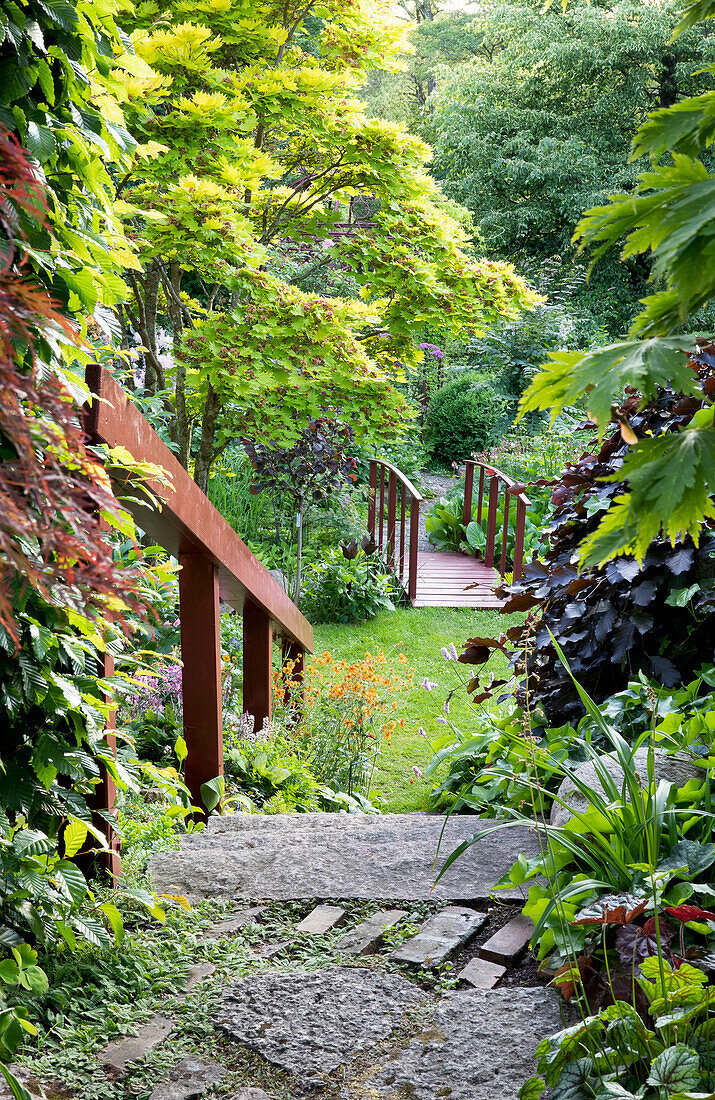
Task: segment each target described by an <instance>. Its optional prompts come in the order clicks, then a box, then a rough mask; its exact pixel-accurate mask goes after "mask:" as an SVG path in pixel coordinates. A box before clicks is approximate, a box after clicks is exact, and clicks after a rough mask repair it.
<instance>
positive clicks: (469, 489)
mask: <svg viewBox="0 0 715 1100" xmlns="http://www.w3.org/2000/svg"><path fill="white" fill-rule="evenodd" d="M475 478H476V483H477V484H476V494H477V499H476V511H477V523H481V522H482V514H483V510H484V507H485V505H486V508H487V531H486V545H485V548H484V564H485V565H486V566H489V567H490V568H494V567H495V562H494V558H495V554H496V543H497V512H498V509H499V498H500V496H501V495H503V499H504V518H503V520H502V530H501V556H500V560H499V573H500V575H501V576H502V577H503V576H504V574H505V573H506V565H507V535H508V532H509V521H510V513H511V502H512V501H516V515H515V523H514V566H513V575H514V580H515V581H516V580H519V578H520V577H521V575H522V572H523V568H524V535H525V531H526V510H527V508H528V507H529V505H530V504H531V501H530V500H529V498H528V497H527V496H526V493H525V492H524V486H523V485H519V484H518V482H516V481H515V480H514V479H513V478H512V477H509V475H508V474H505V473H502V471H501V470H497V468H496V467H495V466H489V465H488V464H487V463H486V462H480V461H479V460H477V459H469V460H468V461H467V463H466V471H465V477H464V510H463V512H462V524H463V526H464V527H466V526H467V525H468V524H469V523H470V522H471V520H472V516H473V503H474V494H475Z"/></svg>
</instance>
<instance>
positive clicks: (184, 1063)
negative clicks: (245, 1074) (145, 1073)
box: [149, 1056, 226, 1100]
mask: <svg viewBox="0 0 715 1100" xmlns="http://www.w3.org/2000/svg"><path fill="white" fill-rule="evenodd" d="M225 1076H226V1070H225V1069H224V1068H223V1066H220V1065H219V1064H218V1062H208V1061H206V1059H204V1058H193V1057H191V1056H189V1057H188V1058H182V1059H181V1060H180V1061H178V1062H177V1063H176V1065H174V1066H173V1067H172V1069H170V1070H169V1074H168V1076H167V1078H166V1080H165V1081H162V1082H161V1084H160V1085H158V1086H157V1087H156V1088H155V1089H154V1091H153V1092H152V1094H151V1096H150V1097H149V1100H194V1098H195V1097H199V1096H203V1094H204V1093H205V1092H206V1091H207V1090H208V1089H210V1088H212V1087H213V1086H214V1085H217V1084H218V1083H219V1081H221V1080H222V1079H223V1078H224V1077H225Z"/></svg>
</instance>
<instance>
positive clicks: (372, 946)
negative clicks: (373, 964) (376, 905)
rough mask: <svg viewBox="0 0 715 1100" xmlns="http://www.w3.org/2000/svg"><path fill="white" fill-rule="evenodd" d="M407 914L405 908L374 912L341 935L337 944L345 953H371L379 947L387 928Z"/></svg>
mask: <svg viewBox="0 0 715 1100" xmlns="http://www.w3.org/2000/svg"><path fill="white" fill-rule="evenodd" d="M406 916H407V913H406V911H405V910H404V909H387V910H385V911H384V912H382V913H373V915H372V916H371V917H368V918H367V920H364V921H362V923H361V924H358V925H357V926H356V927H355V928H353V929H351V930H350V932H346V933H345V935H344V936H341V937H340V939H339V940H338V942H337V943H336V944H335V946H336V948H337V949H338V951H342V952H343V954H345V955H371V954H372V953H373V952H374V951H377V950H378V949H379V947H380V945H381V944H382V937H383V934H384V933H385V932H386V931H387V929H388V928H394V927H395V925H396V924H398V923H399V922H400V921H401V920H402V918H403V917H406Z"/></svg>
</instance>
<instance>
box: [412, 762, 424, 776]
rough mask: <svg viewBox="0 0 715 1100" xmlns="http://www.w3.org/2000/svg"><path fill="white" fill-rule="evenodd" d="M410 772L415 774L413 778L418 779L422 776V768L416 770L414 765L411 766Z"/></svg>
mask: <svg viewBox="0 0 715 1100" xmlns="http://www.w3.org/2000/svg"><path fill="white" fill-rule="evenodd" d="M412 771H413V772H414V773H415V776H416V777H417V779H419V778H420V776H421V775H422V768H418V767H417V765H416V764H413V765H412Z"/></svg>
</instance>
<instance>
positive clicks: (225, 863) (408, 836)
mask: <svg viewBox="0 0 715 1100" xmlns="http://www.w3.org/2000/svg"><path fill="white" fill-rule="evenodd" d="M485 824H486V825H493V824H494V822H493V821H481V820H480V819H479V818H478V817H474V816H470V815H468V814H462V815H460V814H452V816H451V817H449V818H448V819H447V821H446V822H445V820H444V818H442V817H439V816H437V815H431V814H418V813H415V814H325V813H307V814H233V815H232V816H230V817H212V818H210V819H209V821H208V823H207V826H206V829H205V830H204V831H203V832H200V833H189V834H188V835H186V836H182V837H181V851H171V852H160V853H157V854H156V855H154V856H152V858H151V861H150V864H149V869H150V871H151V874H152V877H153V880H154V883H155V886H156V889H157V892H158V893H162V894H183V895H184V896H185V897H187V898H189V900H190V901H194V900H198V899H199V898H202V897H208V898H225V899H227V900H228V899H230V900H233V899H236V898H246V899H247V900H248V899H253V898H265V899H273V900H276V901H281V900H288V899H298V898H301V899H303V898H370V899H374V898H389V899H390V900H392V901H395V902H397V901H399V900H407V899H409V900H415V901H416V900H419V899H422V898H423V899H426V900H430V901H435V900H437V901H439V900H442V901H458V902H464V901H467V900H468V901H489V899H490V897H491V891H492V888H493V887H494V885H495V883H497V882H498V881H499V879H500V878H501V877H502V876H503V875H505V874H506V872H507V871H508V870H509V868H510V867H511V865H512V864H513V863H514V861H515V860H516V858H517V856H518V855H519V854H520V853H521V852H523V853H524V854H525V855H526V857H527V858H530V857H531V856H534V855H536V854H537V852H538V845H537V842H536V837H535V836H534V835H533V833H532V832H531V831H530V830H529V829H528V828H526V827H524V828H522V827H521V826H520V827H518V828H514V829H509V830H508V833H502V834H501V835H500V837H499V840H498V842H497V841H495V839H494V837H491V836H490V837H486V838H485V839H483V840H479V841H476V842H475V843H474V844H472V845H471V846H470V847H469V848H467V850H466V851H465V852H464V855H463V856H462V857H461V858H460V859H458V860H455V862H454V863H453V864H452V865H451V866H450V867H449V869H448V870H447V871H446V873H445V874H444V876H443V877H442V878H441V879H440V881H439V882H438V883H437V885H436V886H435V879H436V877H437V874H438V873H439V870H440V868H441V867H442V865H443V864H444V861H445V859H446V858H447V856H448V855H449V853H450V852H451V851H453V849H454V848H456V847H457V845H458V844H461V843H462V841H464V840H468V839H470V838H471V837H472V836H473V834H474V833H475V832H476V831H477V830H479V829H480V828H481V827H482V826H483V825H485ZM443 829H444V835H442V830H443ZM440 838H441V842H440ZM438 848H439V857H438V859H437V862H436V863H435V856H436V854H437V849H438ZM500 897H501V898H503V899H504V900H505V901H508V900H511V899H513V900H516V901H521V898H522V895H521V888H520V887H518V886H510V887H509V888H508V889H506V890H503V891H500Z"/></svg>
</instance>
